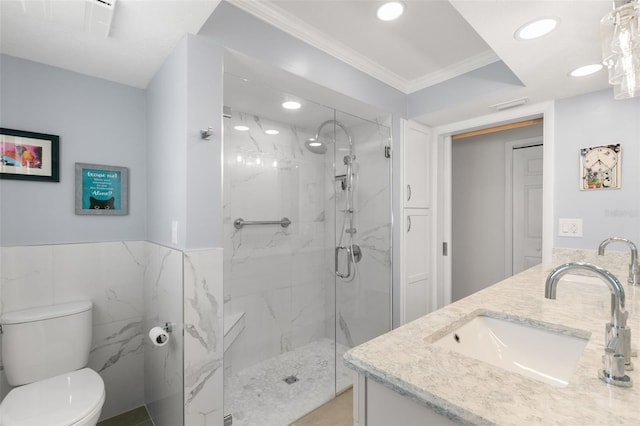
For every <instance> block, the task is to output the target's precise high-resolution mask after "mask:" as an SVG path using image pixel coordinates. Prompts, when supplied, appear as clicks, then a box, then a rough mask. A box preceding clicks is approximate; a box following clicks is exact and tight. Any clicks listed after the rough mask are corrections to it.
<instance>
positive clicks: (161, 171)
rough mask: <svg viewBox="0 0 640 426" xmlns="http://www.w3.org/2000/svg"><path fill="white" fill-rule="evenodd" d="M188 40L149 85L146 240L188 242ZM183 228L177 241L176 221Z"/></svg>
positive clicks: (170, 244)
mask: <svg viewBox="0 0 640 426" xmlns="http://www.w3.org/2000/svg"><path fill="white" fill-rule="evenodd" d="M186 63H187V42H186V38H184V39H183V40H182V41H181V42H180V44H179V45H178V46H177V47H176V48H175V50H174V51H173V52H172V53H171V55H169V57H168V58H167V59H166V60H165V62H164V64H163V65H162V67H161V68H160V70H159V71H158V72H157V73H156V75H155V76H154V78H153V80H152V81H151V83H149V86H148V87H147V124H148V130H147V134H148V138H149V139H148V143H147V145H148V148H147V160H148V166H147V181H148V185H147V206H148V209H149V212H150V214H149V217H148V220H147V235H146V237H147V240H149V241H152V242H155V243H158V244H163V245H166V246H169V247H175V248H180V247H184V246H185V242H186V232H185V229H186V220H187V212H186V199H187V176H186V174H187V171H186V167H187V159H186V157H187V150H186V134H187V130H186V129H187V66H186ZM173 222H176V224H177V227H178V233H177V240H176V241H175V242H172V238H171V237H172V232H171V230H172V223H173Z"/></svg>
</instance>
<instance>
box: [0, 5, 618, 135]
mask: <svg viewBox="0 0 640 426" xmlns="http://www.w3.org/2000/svg"><path fill="white" fill-rule="evenodd" d="M82 1H83V0H0V27H1V29H0V52H2V53H6V54H9V55H13V56H17V57H21V58H25V59H29V60H33V61H37V62H42V63H45V64H49V65H53V66H57V67H61V68H65V69H69V70H73V71H77V72H80V73H83V74H88V75H92V76H96V77H100V78H105V79H108V80H112V81H116V82H119V83H123V84H127V85H130V86H134V87H139V88H144V87H146V85H147V84H148V82H149V81H150V79H151V78H152V76H153V75H154V73H155V72H156V70H157V69H158V67H159V66H160V65H161V63H162V62H163V60H164V59H165V58H166V56H167V55H168V54H169V52H170V51H171V50H172V49H173V48H174V47H175V45H176V44H177V42H178V40H179V39H180V38H181V37H182V36H183V35H184V34H185V33H197V32H198V31H199V30H200V28H201V27H202V25H203V24H204V22H205V21H206V20H207V18H208V17H209V16H210V15H211V13H212V12H213V11H214V10H215V8H216V6H217V5H218V3H219V0H118V1H117V3H116V8H115V13H114V17H113V25H112V29H111V33H110V36H109V37H108V38H100V37H96V36H94V35H92V34H89V33H86V32H83V31H82V30H80V29H77V28H73V27H71V26H69V25H62V24H60V23H59V21H56V20H55V19H53V17H54V16H55V15H56V13H55V12H56V11H63V10H64V4H65V3H76V4H77V3H79V2H82ZM229 2H230V3H232V4H234V5H236V6H238V7H240V8H242V9H244V10H245V11H247V12H249V13H252V14H253V15H255V16H257V17H259V18H260V19H263V20H265V21H267V22H269V23H271V24H273V25H275V26H277V27H278V28H280V29H282V30H283V31H285V32H288V33H290V34H292V35H293V36H295V37H298V38H300V39H302V40H304V41H306V42H308V43H310V44H312V45H314V46H316V47H318V48H319V49H321V50H323V51H325V52H327V53H329V54H331V55H333V56H335V57H337V58H339V59H341V60H343V61H345V62H347V63H349V64H351V65H353V66H354V67H356V68H358V69H360V70H362V71H363V72H366V73H368V74H370V75H372V76H374V77H376V78H378V79H379V80H381V81H383V82H385V83H387V84H388V85H390V86H392V87H395V88H397V89H398V90H401V91H403V92H404V93H407V94H410V93H415V92H416V91H420V90H422V89H425V90H426V91H428V90H429V88H431V87H435V86H434V85H436V86H437V84H438V83H441V82H444V81H446V80H448V79H451V78H453V77H456V76H459V75H462V74H464V73H467V72H469V71H472V70H474V69H477V68H480V67H482V66H485V65H487V64H490V63H493V62H496V61H498V60H501V61H503V62H504V64H505V65H506V66H507V67H509V69H510V70H511V71H512V72H513V73H514V74H515V75H516V76H517V77H518V78H519V79H520V80H521V81H522V83H523V84H524V87H519V88H518V87H514V88H513V89H512V90H510V91H503V92H500V93H499V94H493V95H486V96H482V97H480V98H478V99H475V100H468V101H466V102H462V103H460V104H459V105H457V106H456V107H454V108H451V107H449V108H447V109H446V110H438V111H432V112H429V113H427V114H424V115H422V116H420V117H416V118H417V119H419V120H421V121H423V122H425V123H426V124H430V125H438V124H444V123H446V122H448V121H452V120H454V119H462V118H467V117H470V116H473V115H479V114H486V113H488V112H491V110H490V109H489V106H490V105H493V104H496V103H500V102H505V101H509V100H512V99H515V98H520V97H528V98H529V101H530V102H539V101H544V100H549V99H557V98H563V97H569V96H574V95H577V94H581V93H587V92H591V91H595V90H600V89H604V88H607V87H608V85H607V81H606V75H605V73H604V72H600V73H598V74H596V75H594V76H591V77H586V78H583V79H579V80H578V79H573V78H570V77H568V76H567V73H568V72H569V71H571V69H573V68H575V67H577V66H580V65H585V64H589V63H595V62H599V61H600V42H599V21H600V18H601V17H602V16H603V15H604V14H605V13H606V12H607V11H608V10H609V8H610V7H611V2H610V0H580V1H570V0H529V1H527V0H451V1H446V0H404V3H405V4H406V13H405V14H404V15H403V16H402V17H401V18H400V19H399V20H397V21H393V22H381V21H378V20H377V19H376V18H375V9H376V7H377V6H378V5H379V4H381V3H382V2H380V1H376V0H360V1H342V0H333V1H332V0H284V1H283V0H276V1H266V0H265V1H251V0H229ZM59 14H60V13H58V15H59ZM546 16H553V17H557V18H559V19H560V25H559V27H558V29H557V30H556V31H554V32H553V33H551V34H549V35H547V36H545V37H542V38H541V39H538V40H533V41H527V42H525V41H518V40H515V39H514V37H513V34H514V32H515V31H516V30H517V29H518V28H519V27H520V26H521V25H523V24H524V23H527V22H529V21H531V20H533V19H535V18H538V17H546Z"/></svg>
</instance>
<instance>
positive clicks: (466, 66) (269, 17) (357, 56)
mask: <svg viewBox="0 0 640 426" xmlns="http://www.w3.org/2000/svg"><path fill="white" fill-rule="evenodd" d="M227 1H228V2H229V3H231V4H233V5H234V6H236V7H238V8H239V9H241V10H243V11H245V12H247V13H249V14H251V15H253V16H255V17H256V18H258V19H260V20H262V21H265V22H267V23H268V24H271V25H273V26H275V27H276V28H278V29H280V30H282V31H284V32H286V33H288V34H290V35H291V36H293V37H295V38H297V39H299V40H302V41H304V42H305V43H307V44H309V45H311V46H313V47H315V48H317V49H319V50H321V51H323V52H324V53H326V54H328V55H330V56H333V57H334V58H337V59H339V60H341V61H342V62H345V63H346V64H348V65H351V66H352V67H354V68H356V69H358V70H360V71H362V72H364V73H365V74H368V75H370V76H371V77H373V78H375V79H378V80H380V81H382V82H383V83H385V84H387V85H389V86H391V87H393V88H395V89H397V90H400V91H401V92H403V93H405V94H410V93H413V92H415V91H417V90H421V89H424V88H426V87H429V86H433V85H434V84H437V83H441V82H443V81H446V80H448V79H451V78H454V77H458V76H460V75H462V74H465V73H467V72H469V71H473V70H475V69H478V68H480V67H483V66H485V65H489V64H491V63H493V62H496V61H498V60H499V59H500V58H498V56H497V55H496V54H495V53H494V52H493V51H491V50H487V51H485V52H483V53H481V54H478V55H475V56H472V57H470V58H468V59H465V60H464V61H462V62H458V63H457V64H454V65H452V66H449V67H447V68H444V69H441V70H439V71H437V72H434V73H430V74H427V75H424V76H422V77H420V78H417V79H414V80H408V79H406V78H403V77H401V76H400V75H398V74H397V73H395V72H393V71H391V70H389V69H388V68H386V67H383V66H382V65H380V64H378V63H377V62H375V61H372V60H371V59H369V58H368V57H366V56H364V55H362V54H361V53H359V52H357V51H355V50H353V49H351V48H350V47H348V46H346V45H344V44H343V43H341V42H340V41H338V40H335V39H333V38H331V37H328V36H327V35H326V34H324V33H322V32H321V31H318V30H316V29H315V28H312V27H309V26H308V25H307V24H306V23H304V22H303V21H301V20H300V19H299V18H298V17H296V16H294V15H293V14H291V13H288V12H287V11H285V10H284V9H282V8H280V7H278V6H276V5H274V4H273V3H269V2H264V1H255V0H227Z"/></svg>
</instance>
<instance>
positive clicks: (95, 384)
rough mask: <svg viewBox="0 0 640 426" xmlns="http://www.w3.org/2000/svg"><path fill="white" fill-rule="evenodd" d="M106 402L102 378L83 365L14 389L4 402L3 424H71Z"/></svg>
mask: <svg viewBox="0 0 640 426" xmlns="http://www.w3.org/2000/svg"><path fill="white" fill-rule="evenodd" d="M103 403H104V382H103V381H102V377H100V375H99V374H98V373H96V372H95V371H93V370H91V369H89V368H83V369H82V370H78V371H73V372H71V373H65V374H61V375H59V376H55V377H51V378H49V379H45V380H40V381H38V382H35V383H30V384H28V385H24V386H19V387H17V388H15V389H13V390H12V391H11V392H9V393H8V394H7V396H6V397H5V398H4V400H3V401H2V403H1V404H0V424H1V425H3V426H4V425H7V426H14V425H15V426H42V425H50V426H62V425H70V424H73V423H75V422H78V421H79V420H81V419H82V418H84V417H86V416H87V415H89V414H90V413H91V412H92V411H93V410H95V409H96V407H98V406H101V405H102V404H103Z"/></svg>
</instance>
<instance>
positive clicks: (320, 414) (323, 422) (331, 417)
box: [291, 388, 353, 426]
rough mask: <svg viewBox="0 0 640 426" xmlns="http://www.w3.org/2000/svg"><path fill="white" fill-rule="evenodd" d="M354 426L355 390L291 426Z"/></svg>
mask: <svg viewBox="0 0 640 426" xmlns="http://www.w3.org/2000/svg"><path fill="white" fill-rule="evenodd" d="M352 425H353V389H352V388H350V389H348V390H346V391H344V392H342V393H341V394H340V395H338V396H337V397H335V399H332V400H331V401H329V402H327V403H326V404H324V405H322V406H321V407H319V408H316V409H315V410H313V411H312V412H310V413H309V414H307V415H306V416H304V417H303V418H301V419H299V420H296V421H295V422H293V423H292V424H291V426H352Z"/></svg>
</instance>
